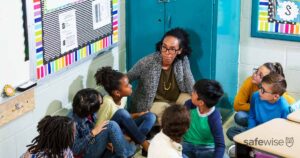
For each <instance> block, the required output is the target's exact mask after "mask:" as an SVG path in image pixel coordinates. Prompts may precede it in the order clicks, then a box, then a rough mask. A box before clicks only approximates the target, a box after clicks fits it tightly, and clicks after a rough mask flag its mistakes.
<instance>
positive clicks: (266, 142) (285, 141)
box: [244, 137, 294, 147]
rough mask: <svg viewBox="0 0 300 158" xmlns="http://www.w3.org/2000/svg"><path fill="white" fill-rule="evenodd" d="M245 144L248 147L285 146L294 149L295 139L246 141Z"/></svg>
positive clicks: (256, 139)
mask: <svg viewBox="0 0 300 158" xmlns="http://www.w3.org/2000/svg"><path fill="white" fill-rule="evenodd" d="M244 143H245V144H246V145H248V146H284V145H286V146H287V147H292V146H293V145H294V137H285V139H276V138H271V139H260V138H257V137H256V138H255V139H245V140H244Z"/></svg>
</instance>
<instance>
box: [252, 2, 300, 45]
mask: <svg viewBox="0 0 300 158" xmlns="http://www.w3.org/2000/svg"><path fill="white" fill-rule="evenodd" d="M252 5H253V6H252V33H254V34H252V35H254V36H256V37H264V38H273V39H281V40H291V41H300V0H253V3H252Z"/></svg>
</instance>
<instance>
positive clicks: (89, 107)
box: [69, 88, 135, 158]
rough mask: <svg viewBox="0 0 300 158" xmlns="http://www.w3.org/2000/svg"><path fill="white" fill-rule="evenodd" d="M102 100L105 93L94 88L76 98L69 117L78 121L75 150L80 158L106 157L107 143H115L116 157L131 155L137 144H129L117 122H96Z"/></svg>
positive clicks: (83, 90) (79, 92)
mask: <svg viewBox="0 0 300 158" xmlns="http://www.w3.org/2000/svg"><path fill="white" fill-rule="evenodd" d="M101 103H102V97H101V95H100V94H99V93H98V92H97V91H96V90H94V89H90V88H87V89H82V90H80V91H78V92H77V94H76V95H75V97H74V99H73V111H72V112H71V113H70V114H69V116H70V117H71V118H72V119H73V120H74V122H75V124H76V132H75V141H74V145H73V148H72V150H73V153H74V155H76V156H80V157H88V158H90V157H91V158H93V157H103V154H104V152H105V149H106V146H107V145H108V143H112V145H113V151H115V152H114V154H115V156H118V157H130V156H132V155H133V154H134V152H135V146H134V145H132V144H130V143H128V142H127V141H126V140H125V138H124V136H123V133H122V131H121V129H120V127H119V125H118V124H117V123H116V122H114V121H104V122H102V123H101V124H98V125H95V124H96V120H97V117H96V112H97V111H98V110H99V107H100V104H101Z"/></svg>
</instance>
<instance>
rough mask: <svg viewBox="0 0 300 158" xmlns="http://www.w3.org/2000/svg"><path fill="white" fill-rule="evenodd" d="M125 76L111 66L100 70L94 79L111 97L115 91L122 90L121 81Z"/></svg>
mask: <svg viewBox="0 0 300 158" xmlns="http://www.w3.org/2000/svg"><path fill="white" fill-rule="evenodd" d="M124 76H125V74H123V73H121V72H119V71H117V70H113V69H112V68H111V67H110V66H107V67H102V68H100V69H99V70H98V71H97V72H96V74H95V76H94V77H95V79H96V83H97V85H102V86H103V87H104V89H105V90H106V92H107V93H108V94H109V95H112V93H113V91H114V90H118V89H119V88H120V85H121V82H120V80H121V79H122V77H124Z"/></svg>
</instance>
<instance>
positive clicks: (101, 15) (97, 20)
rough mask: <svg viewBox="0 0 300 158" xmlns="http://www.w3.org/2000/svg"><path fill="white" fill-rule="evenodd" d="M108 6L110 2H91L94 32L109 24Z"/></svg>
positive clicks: (102, 0)
mask: <svg viewBox="0 0 300 158" xmlns="http://www.w3.org/2000/svg"><path fill="white" fill-rule="evenodd" d="M110 5H111V4H110V0H95V1H93V2H92V11H93V29H94V30H96V29H99V28H101V27H103V26H105V25H108V24H110V23H111V7H110Z"/></svg>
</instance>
